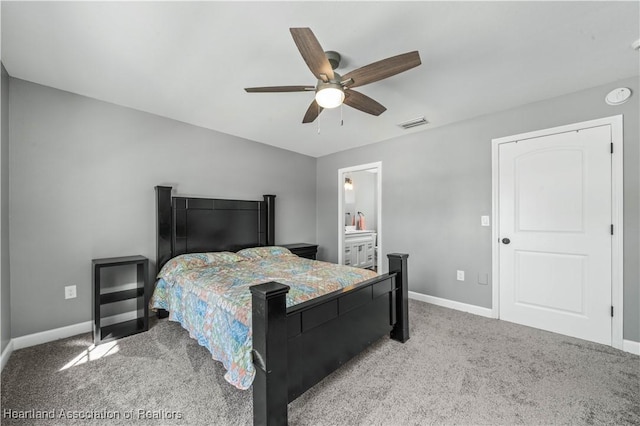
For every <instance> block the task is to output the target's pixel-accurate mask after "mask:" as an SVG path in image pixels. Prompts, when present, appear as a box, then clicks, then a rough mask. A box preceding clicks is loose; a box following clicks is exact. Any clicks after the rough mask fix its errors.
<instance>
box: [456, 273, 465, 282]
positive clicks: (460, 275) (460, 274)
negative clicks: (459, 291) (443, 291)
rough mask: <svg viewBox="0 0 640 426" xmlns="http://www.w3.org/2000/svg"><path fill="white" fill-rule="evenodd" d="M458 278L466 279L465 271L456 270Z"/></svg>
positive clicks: (459, 279) (460, 279)
mask: <svg viewBox="0 0 640 426" xmlns="http://www.w3.org/2000/svg"><path fill="white" fill-rule="evenodd" d="M456 278H457V279H458V281H464V271H456Z"/></svg>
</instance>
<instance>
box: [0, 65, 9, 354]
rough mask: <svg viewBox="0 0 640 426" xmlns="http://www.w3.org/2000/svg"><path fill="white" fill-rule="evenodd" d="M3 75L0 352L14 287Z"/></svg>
mask: <svg viewBox="0 0 640 426" xmlns="http://www.w3.org/2000/svg"><path fill="white" fill-rule="evenodd" d="M0 68H1V70H0V71H1V73H2V105H1V106H0V120H1V122H0V130H1V132H0V133H1V135H0V136H1V140H2V142H1V149H0V280H1V281H0V283H1V286H0V287H1V288H0V323H1V326H0V351H4V348H5V347H6V346H7V344H8V343H9V339H11V284H10V282H9V74H7V70H5V69H4V65H0Z"/></svg>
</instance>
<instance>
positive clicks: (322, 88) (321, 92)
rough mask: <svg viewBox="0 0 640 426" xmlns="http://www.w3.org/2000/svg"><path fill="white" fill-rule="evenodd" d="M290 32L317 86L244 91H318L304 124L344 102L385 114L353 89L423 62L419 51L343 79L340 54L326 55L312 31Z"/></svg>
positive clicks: (362, 109)
mask: <svg viewBox="0 0 640 426" xmlns="http://www.w3.org/2000/svg"><path fill="white" fill-rule="evenodd" d="M289 30H290V31H291V35H292V36H293V41H294V42H295V43H296V46H298V50H299V51H300V54H301V55H302V58H303V59H304V61H305V62H306V63H307V66H308V67H309V69H310V70H311V72H312V73H313V75H314V76H315V77H316V78H317V79H318V83H317V84H316V85H315V86H270V87H247V88H245V89H244V90H246V91H247V92H249V93H269V92H313V91H315V92H316V96H315V99H314V100H313V102H311V105H309V108H308V109H307V112H306V113H305V115H304V118H303V119H302V122H303V123H311V122H313V121H314V120H315V119H316V118H317V117H318V115H319V114H320V112H322V110H323V109H324V108H335V107H337V106H340V105H341V104H342V103H345V104H346V105H348V106H350V107H352V108H355V109H357V110H360V111H362V112H366V113H367V114H372V115H376V116H377V115H380V114H382V113H383V112H385V111H386V108H385V107H384V106H382V105H381V104H379V103H378V102H376V101H375V100H373V99H371V98H370V97H368V96H366V95H363V94H362V93H360V92H357V91H355V90H353V88H354V87H358V86H364V85H365V84H369V83H373V82H376V81H379V80H382V79H385V78H387V77H391V76H393V75H396V74H399V73H401V72H404V71H407V70H409V69H411V68H414V67H417V66H418V65H420V64H421V63H422V62H420V55H419V54H418V52H417V51H413V52H408V53H403V54H401V55H397V56H392V57H390V58H387V59H382V60H380V61H377V62H373V63H371V64H369V65H365V66H364V67H361V68H358V69H356V70H353V71H351V72H348V73H347V74H345V75H344V76H341V75H340V74H338V73H337V72H335V71H334V69H336V68H337V67H338V66H339V64H340V54H338V53H337V52H333V51H329V52H325V51H324V50H323V49H322V46H320V43H319V42H318V40H317V39H316V36H315V35H314V34H313V32H312V31H311V29H309V28H290V29H289Z"/></svg>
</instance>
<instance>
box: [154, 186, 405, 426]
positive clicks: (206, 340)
mask: <svg viewBox="0 0 640 426" xmlns="http://www.w3.org/2000/svg"><path fill="white" fill-rule="evenodd" d="M156 204H157V216H156V217H157V221H156V222H157V257H156V259H157V261H156V263H157V268H158V272H159V273H158V281H157V283H156V289H155V291H154V295H153V298H152V301H151V303H152V307H153V308H155V309H159V311H160V312H159V316H162V315H161V314H160V313H163V312H164V311H168V312H169V315H170V319H171V320H174V321H178V322H180V323H181V324H182V326H183V327H184V328H185V329H187V330H188V331H189V333H190V335H191V337H193V338H195V339H196V340H197V341H198V342H199V344H201V345H202V346H205V347H206V348H207V349H208V350H209V351H210V352H211V353H212V356H213V358H214V359H217V360H219V361H221V362H222V363H223V365H224V367H225V369H226V370H227V373H226V374H225V379H226V380H227V381H228V382H230V383H231V384H233V385H234V386H236V387H238V388H241V389H248V388H249V387H252V388H253V419H254V424H286V423H287V404H288V403H289V402H291V401H293V400H294V399H295V398H297V397H298V396H300V395H301V394H302V393H303V392H305V391H306V390H307V389H309V388H311V387H312V386H313V385H315V384H316V383H318V382H319V381H320V380H322V379H323V378H324V377H326V376H327V375H328V374H330V373H331V372H333V371H334V370H336V369H337V368H338V367H339V366H340V365H342V364H343V363H345V362H346V361H348V360H349V359H350V358H352V357H353V356H355V355H356V354H358V353H359V352H361V351H362V350H363V349H365V348H366V347H367V346H368V345H370V344H371V343H372V342H374V341H375V340H377V339H379V338H381V337H382V336H384V335H390V336H391V338H392V339H394V340H397V341H399V342H403V343H404V342H405V341H406V340H407V339H409V328H408V288H407V257H408V255H406V254H389V255H388V258H389V271H390V272H389V273H386V274H382V275H377V274H375V273H373V272H371V271H367V270H360V269H357V268H351V267H348V266H343V265H334V264H329V263H326V262H320V261H315V260H309V259H303V258H299V257H297V256H295V255H293V254H291V252H289V250H287V249H285V248H283V247H278V246H275V245H274V242H275V238H274V230H275V226H274V222H275V220H274V219H275V218H274V213H275V195H265V196H263V200H262V201H246V200H222V199H209V198H195V197H182V196H172V188H171V187H167V186H158V187H156Z"/></svg>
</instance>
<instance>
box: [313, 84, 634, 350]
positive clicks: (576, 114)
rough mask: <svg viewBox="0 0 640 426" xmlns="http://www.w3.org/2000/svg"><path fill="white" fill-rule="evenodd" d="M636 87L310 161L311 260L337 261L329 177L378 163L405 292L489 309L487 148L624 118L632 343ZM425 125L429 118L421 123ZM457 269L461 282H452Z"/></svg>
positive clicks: (596, 91)
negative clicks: (611, 96) (405, 263)
mask: <svg viewBox="0 0 640 426" xmlns="http://www.w3.org/2000/svg"><path fill="white" fill-rule="evenodd" d="M620 86H625V87H630V88H631V89H632V90H633V93H634V96H633V97H632V98H631V100H630V101H629V102H627V103H626V104H624V105H621V106H617V107H611V106H608V105H606V104H605V102H604V97H605V95H606V94H607V93H608V92H609V91H610V90H612V89H614V88H616V87H620ZM638 86H639V84H638V79H637V78H633V79H628V80H624V81H618V82H613V83H611V84H607V85H604V86H601V87H596V88H593V89H590V90H585V91H582V92H578V93H574V94H571V95H567V96H562V97H558V98H554V99H550V100H546V101H543V102H538V103H534V104H530V105H526V106H523V107H521V108H516V109H513V110H508V111H504V112H502V113H498V114H492V115H487V116H483V117H478V118H476V119H473V120H469V121H465V122H460V123H456V124H452V125H449V126H443V127H438V128H434V129H431V130H426V131H423V132H418V133H413V134H409V135H406V136H403V137H399V138H396V139H393V140H389V141H385V142H381V143H378V144H375V145H369V146H365V147H361V148H356V149H352V150H348V151H344V152H340V153H337V154H333V155H328V156H325V157H321V158H319V159H318V163H317V203H316V205H317V208H318V212H317V235H318V240H317V243H318V244H319V245H320V252H319V258H320V259H323V260H329V261H337V259H338V252H337V245H338V239H337V233H336V229H337V227H336V223H335V221H336V214H335V213H334V212H335V211H336V209H337V196H336V195H337V191H338V188H337V183H336V179H335V175H336V171H337V170H338V169H340V168H343V167H349V166H355V165H358V164H364V163H370V162H374V161H382V180H383V181H382V226H383V228H382V233H383V253H382V255H383V256H385V257H386V254H387V253H391V252H406V253H409V254H410V257H409V268H410V272H409V277H410V281H409V287H410V289H411V290H412V291H415V292H418V293H422V294H427V295H431V296H436V297H440V298H444V299H450V300H454V301H458V302H463V303H468V304H472V305H477V306H481V307H486V308H490V307H491V303H492V302H491V285H479V284H478V283H477V281H478V280H477V278H478V274H489V276H490V272H491V228H489V227H481V226H480V216H481V215H490V214H491V140H492V139H494V138H498V137H501V136H508V135H513V134H517V133H522V132H528V131H534V130H540V129H545V128H549V127H554V126H560V125H565V124H570V123H575V122H580V121H585V120H591V119H596V118H602V117H608V116H612V115H618V114H623V115H624V151H625V152H624V154H625V158H624V196H625V205H624V231H625V233H624V250H625V253H624V300H625V301H624V338H625V339H628V340H634V341H640V306H639V305H640V274H639V266H638V265H639V264H640V251H639V248H638V246H639V237H640V220H639V217H640V216H639V211H640V189H639V188H640V177H639V161H638V160H639V158H640V149H639V143H638V138H639V134H638V133H639V132H638V130H639V125H640V122H639V114H640V111H639V108H638V105H639V100H640V91H639V90H638V89H639V87H638ZM427 118H428V117H427ZM456 269H462V270H465V271H466V281H464V282H461V281H456Z"/></svg>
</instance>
